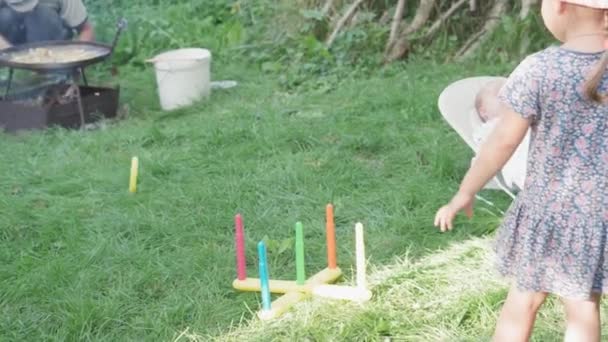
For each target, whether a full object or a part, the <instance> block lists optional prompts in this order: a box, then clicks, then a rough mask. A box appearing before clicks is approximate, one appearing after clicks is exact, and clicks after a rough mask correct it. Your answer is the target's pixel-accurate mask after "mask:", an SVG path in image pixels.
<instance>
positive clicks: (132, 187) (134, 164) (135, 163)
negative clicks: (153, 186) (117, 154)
mask: <svg viewBox="0 0 608 342" xmlns="http://www.w3.org/2000/svg"><path fill="white" fill-rule="evenodd" d="M138 168H139V160H138V159H137V157H133V159H131V179H130V180H129V191H130V192H131V193H135V192H137V170H138Z"/></svg>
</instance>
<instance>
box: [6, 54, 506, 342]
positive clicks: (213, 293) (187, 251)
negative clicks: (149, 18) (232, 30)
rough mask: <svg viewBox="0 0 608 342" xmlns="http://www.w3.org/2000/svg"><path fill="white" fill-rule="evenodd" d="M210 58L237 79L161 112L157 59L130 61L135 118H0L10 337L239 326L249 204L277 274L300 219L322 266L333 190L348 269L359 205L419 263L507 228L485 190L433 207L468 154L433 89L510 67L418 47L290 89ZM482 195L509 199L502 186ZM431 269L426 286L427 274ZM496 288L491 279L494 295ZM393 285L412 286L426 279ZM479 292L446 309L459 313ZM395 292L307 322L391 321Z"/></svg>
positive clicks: (159, 336)
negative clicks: (67, 123) (82, 121)
mask: <svg viewBox="0 0 608 342" xmlns="http://www.w3.org/2000/svg"><path fill="white" fill-rule="evenodd" d="M214 63H215V65H214V68H215V69H214V77H215V79H236V80H238V81H239V82H240V84H239V86H238V87H237V88H235V89H231V90H228V91H218V92H216V93H214V94H213V96H212V98H211V99H210V100H209V101H208V102H205V103H201V104H198V105H195V106H193V107H191V108H188V109H185V110H180V111H176V112H171V113H164V112H161V111H160V110H159V109H158V105H157V102H158V101H157V99H156V94H155V84H154V78H153V73H152V71H151V70H149V71H146V72H142V71H140V70H134V69H133V70H129V69H126V70H123V72H122V76H121V77H122V79H121V86H122V88H123V90H124V94H123V103H125V104H128V105H129V108H130V110H129V115H128V117H127V118H126V119H125V120H121V121H119V122H115V123H110V124H109V125H108V126H107V127H106V128H105V129H100V130H96V131H89V132H79V131H66V130H59V129H53V130H49V131H46V132H33V133H27V134H20V135H17V136H14V135H0V155H2V162H1V163H0V174H1V175H2V178H0V215H1V221H0V340H2V341H10V340H22V341H24V340H108V341H118V340H138V341H141V340H153V341H159V340H172V339H175V338H176V337H177V336H178V335H179V334H180V333H181V332H183V331H185V329H186V328H187V327H190V329H189V330H188V331H189V332H191V333H192V334H195V335H192V336H199V338H200V339H202V340H205V338H203V337H200V336H216V337H218V336H219V337H218V338H226V339H230V338H231V337H230V336H236V335H224V336H223V335H222V333H224V332H226V331H227V330H229V329H231V328H234V327H235V325H236V324H238V323H239V321H241V320H242V319H249V318H251V317H252V313H251V311H253V310H257V308H258V305H259V304H258V303H259V298H258V296H256V295H255V294H241V293H237V292H235V291H233V290H232V288H231V281H232V280H233V279H234V276H235V266H234V264H235V261H234V252H233V250H234V248H233V217H234V215H235V214H236V213H237V212H239V213H242V214H243V216H244V220H245V225H246V238H247V248H248V251H249V254H248V263H249V265H250V272H251V273H254V274H255V273H257V270H256V267H255V265H256V258H255V255H254V254H255V253H254V250H255V244H256V243H257V242H258V241H259V240H260V239H262V238H266V239H267V241H268V245H269V251H268V253H269V258H270V271H271V274H272V276H273V277H275V278H293V277H295V267H294V257H293V254H294V250H293V236H294V234H293V225H294V223H295V222H296V221H298V220H300V221H302V222H303V224H304V228H305V237H306V241H305V244H306V262H307V269H308V272H309V273H313V272H316V271H317V270H320V269H321V268H323V267H324V264H325V249H324V241H325V237H324V231H323V221H324V207H325V205H326V204H327V203H329V202H331V203H334V205H335V206H336V224H337V235H338V243H339V256H338V257H339V262H340V264H341V266H342V267H343V269H345V270H346V271H347V272H346V279H345V281H349V279H350V278H351V274H350V267H351V266H352V265H353V261H354V260H353V250H352V249H353V248H352V246H353V243H352V241H353V239H354V237H353V227H354V224H355V222H357V221H361V222H363V223H364V225H365V227H366V234H367V235H366V244H367V246H368V247H367V251H368V257H369V262H370V264H371V265H373V266H374V267H376V268H381V266H382V265H393V266H394V265H401V264H400V263H399V260H405V259H396V258H397V257H402V256H404V255H406V254H407V255H408V258H407V260H409V261H408V262H411V263H414V262H415V261H416V260H424V259H421V258H429V257H430V256H428V255H432V254H434V252H435V251H439V250H443V249H446V248H448V245H450V244H453V243H457V242H463V241H467V240H469V239H470V238H472V237H483V236H487V235H491V233H492V232H493V231H494V229H495V228H496V226H497V223H498V221H499V217H498V216H499V215H498V214H497V210H496V209H493V208H491V207H487V206H485V205H483V204H481V205H480V209H479V210H478V212H477V216H476V218H475V219H474V220H473V221H471V222H469V223H466V226H464V228H462V229H458V230H457V231H455V232H453V233H450V234H445V235H441V234H439V233H437V232H436V231H435V230H434V229H433V228H432V217H433V215H434V212H435V210H436V209H437V207H438V206H439V205H441V204H443V202H444V201H446V200H447V199H448V198H449V196H450V195H451V193H452V191H453V190H455V189H456V187H457V184H458V181H459V180H460V178H461V176H462V175H463V173H464V171H465V170H466V168H467V166H468V163H469V158H470V156H471V154H470V152H469V150H468V149H467V148H466V147H465V145H464V143H461V141H460V140H459V139H458V137H457V136H456V135H455V133H453V132H452V131H451V130H450V129H448V128H447V126H446V125H445V124H444V122H443V121H442V119H441V118H440V115H439V113H438V111H437V109H436V101H437V96H438V94H439V92H440V91H441V89H442V88H443V87H444V86H446V85H447V84H448V83H449V82H451V81H453V80H456V79H459V78H462V77H466V76H469V75H473V74H478V73H492V72H497V73H498V72H505V71H507V70H508V68H507V67H504V66H499V67H490V68H488V67H486V68H485V69H483V70H472V69H473V68H471V66H454V65H445V66H438V65H434V64H425V63H423V62H418V63H414V64H411V65H408V66H406V67H403V69H400V70H395V69H393V70H392V71H391V72H381V71H379V72H378V73H377V74H376V75H372V76H370V77H367V76H365V77H353V78H352V79H348V80H343V81H342V82H341V84H340V85H339V86H336V88H334V89H331V90H329V91H327V90H326V91H314V90H311V91H301V92H297V93H287V92H284V91H282V90H281V88H280V87H279V86H278V85H277V79H278V75H273V74H262V73H260V72H259V71H257V70H256V69H255V68H250V67H248V66H232V65H231V66H229V65H222V62H221V61H216V62H214ZM134 155H136V156H138V157H139V159H140V171H141V172H140V184H139V192H138V193H137V194H135V195H131V194H129V193H128V191H127V189H128V176H129V166H130V159H131V157H132V156H134ZM484 196H487V197H488V198H490V199H492V200H494V201H497V203H498V205H499V207H501V208H503V209H504V208H506V206H507V205H508V201H507V198H506V196H502V195H499V194H484ZM460 222H461V223H462V222H464V221H460ZM461 227H463V225H462V224H461ZM396 260H397V261H396ZM395 263H396V264H395ZM450 265H452V264H450ZM454 265H456V266H457V261H455V263H454ZM394 270H395V272H396V273H395V277H397V278H394V277H393V278H391V279H393V280H391V281H389V282H388V283H386V284H385V285H384V287H383V288H384V289H385V291H384V292H381V295H380V297H381V298H383V296H384V298H386V297H387V296H389V295H391V292H390V289H391V288H392V287H391V286H392V285H391V284H394V282H395V281H396V280H395V279H400V280H399V281H405V280H407V279H406V278H408V277H409V274H410V273H408V272H409V271H408V270H409V268H408V267H407V266H404V265H401V266H399V267H396V266H395V267H394ZM421 276H422V277H424V275H421ZM416 277H417V273H416V272H414V274H412V279H418V278H416ZM389 278H390V277H389ZM387 279H388V278H387ZM425 279H426V280H425V281H426V283H425V282H424V281H422V280H421V283H420V286H424V284H426V285H430V284H431V283H432V282H433V279H432V278H429V277H426V278H425ZM407 281H408V282H409V283H410V284H411V281H412V280H407ZM413 289H414V287H413V285H412V286H411V287H405V288H404V290H403V291H414V290H413ZM419 290H420V291H425V290H424V289H419ZM497 291H498V290H497ZM501 291H502V290H500V291H498V292H491V293H489V294H487V296H486V294H484V296H485V297H483V298H486V297H487V298H489V300H491V301H492V303H493V304H492V305H494V306H491V308H492V309H494V308H495V307H496V302H497V301H499V300H501V299H502V295H503V292H501ZM398 294H399V296H400V298H399V299H398V300H401V301H409V298H406V297H407V296H406V295H408V296H409V295H416V293H414V292H412V293H410V292H401V293H398ZM394 303H395V302H392V304H390V305H393V304H394ZM467 303H470V302H464V304H462V303H461V302H460V301H458V302H455V304H454V305H455V306H454V307H452V308H449V309H448V308H445V310H447V311H449V312H451V313H452V314H453V316H450V317H455V318H454V319H462V317H461V316H462V315H464V316H466V315H467V313H468V312H469V311H467V310H468V309H467V308H468V307H469V306H467V305H468V304H467ZM474 303H478V302H474ZM406 304H407V303H405V304H404V305H405V306H404V308H405V307H407V306H406ZM465 304H466V305H465ZM311 305H314V303H313V304H311ZM383 305H385V302H383V301H382V300H380V301H379V302H378V303H376V304H374V305H372V306H371V307H370V308H369V310H372V311H371V313H370V312H369V311H366V310H363V311H361V313H360V314H359V313H357V312H358V311H356V310H354V311H353V312H349V313H348V314H347V313H345V312H343V311H341V313H340V312H339V313H338V316H337V317H338V318H340V317H342V316H340V315H349V317H350V318H345V320H344V325H343V326H344V327H346V328H345V329H346V330H344V331H345V332H344V331H343V332H336V331H333V330H332V331H327V329H324V328H323V325H324V324H325V323H323V324H321V323H322V322H319V323H320V326H321V327H320V328H319V330H318V334H313V335H312V336H313V337H314V339H315V340H323V339H324V338H323V336H329V337H331V338H340V337H344V338H346V339H348V338H350V337H356V336H359V335H357V334H358V332H360V330H359V329H364V330H365V329H367V330H365V331H368V330H369V336H370V337H373V336H382V335H383V334H386V332H387V329H388V330H390V329H392V328H391V327H393V322H394V320H395V319H397V316H396V315H397V314H396V312H395V311H394V310H395V308H396V306H391V307H388V306H387V307H385V306H383ZM387 305H388V304H387ZM463 305H464V306H463ZM471 305H477V304H471ZM330 309H331V308H330ZM384 309H390V310H393V311H385V310H384ZM336 310H338V309H337V307H336ZM340 310H341V309H340ZM439 312H441V311H439ZM384 314H386V315H387V316H383V315H384ZM319 315H320V316H315V317H317V318H319V317H324V316H323V313H319ZM353 315H354V316H353ZM398 316H399V320H402V321H401V323H402V325H400V326H399V327H398V330H399V329H401V330H399V331H403V329H406V330H407V329H409V327H410V325H408V324H418V323H415V322H419V323H420V324H423V323H424V322H426V321H424V320H423V318H420V319H419V318H418V317H413V316H410V315H408V312H407V311H404V312H400V313H399V314H398ZM414 316H417V315H414ZM464 316H463V317H464ZM303 317H306V316H305V315H303ZM382 317H385V318H382ZM378 319H381V321H378ZM382 320H383V321H382ZM354 321H356V323H349V322H354ZM312 322H314V320H313V321H312ZM336 322H337V321H336ZM336 322H334V323H335V324H337V323H336ZM334 323H328V324H329V325H327V327H334ZM427 323H428V322H427ZM427 323H424V324H427ZM431 323H432V322H431ZM353 324H354V325H353ZM428 324H430V323H428ZM428 324H427V325H426V328H428V329H432V328H433V326H428ZM437 324H439V323H437ZM378 326H381V327H385V328H382V329H380V328H378ZM309 327H310V326H309V325H305V324H303V325H301V326H299V327H295V326H291V325H290V329H295V330H292V331H294V335H290V336H292V337H304V336H308V335H307V334H309V333H308V332H309V330H307V329H309ZM349 327H351V328H352V329H351V328H349ZM437 327H438V329H439V325H438V326H437ZM355 328H356V329H355ZM484 328H487V329H490V328H491V327H484ZM348 329H351V330H348ZM374 329H376V330H374ZM378 329H379V330H378ZM487 329H486V330H487ZM280 330H281V331H283V330H284V329H280ZM272 331H273V330H272V329H269V330H268V333H270V332H272ZM323 334H327V335H323ZM425 334H427V335H421V336H432V335H428V333H427V332H425ZM183 336H184V335H183ZM192 336H191V338H195V337H192ZM222 336H223V337H222ZM252 336H253V335H252ZM273 336H275V337H276V338H278V339H281V337H280V336H281V335H273ZM315 336H316V337H315ZM366 336H367V335H366ZM186 337H187V336H184V338H186ZM252 338H253V337H252ZM261 338H262V337H261ZM427 340H428V339H427ZM445 340H449V339H445Z"/></svg>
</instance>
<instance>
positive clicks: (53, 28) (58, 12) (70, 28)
mask: <svg viewBox="0 0 608 342" xmlns="http://www.w3.org/2000/svg"><path fill="white" fill-rule="evenodd" d="M74 38H76V39H78V40H82V41H93V40H94V39H95V33H94V29H93V26H92V25H91V23H90V21H89V20H88V14H87V10H86V7H85V5H84V3H83V2H82V0H0V49H5V48H7V47H10V46H13V45H20V44H25V43H34V42H40V41H50V40H71V39H74Z"/></svg>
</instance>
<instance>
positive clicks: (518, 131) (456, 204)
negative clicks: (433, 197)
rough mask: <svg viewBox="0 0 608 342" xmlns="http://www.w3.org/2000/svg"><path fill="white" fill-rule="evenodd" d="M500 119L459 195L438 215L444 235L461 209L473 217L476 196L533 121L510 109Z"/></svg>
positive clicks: (439, 224) (502, 164)
mask: <svg viewBox="0 0 608 342" xmlns="http://www.w3.org/2000/svg"><path fill="white" fill-rule="evenodd" d="M499 120H500V121H499V122H498V124H497V125H496V127H495V128H494V131H493V132H492V134H490V137H489V138H488V140H487V141H486V142H485V143H484V144H483V145H482V146H481V150H480V151H479V155H478V157H477V159H476V160H475V162H473V165H472V166H471V168H470V169H469V171H468V172H467V174H466V176H465V177H464V180H463V181H462V184H461V185H460V190H459V191H458V193H456V195H455V196H454V197H453V198H452V200H451V201H450V203H448V204H447V205H445V206H443V207H442V208H441V209H439V211H438V212H437V214H436V215H435V226H436V227H439V228H440V229H441V231H442V232H445V231H446V230H452V227H453V223H452V222H453V221H454V218H455V217H456V214H458V212H460V211H461V210H464V211H465V213H466V214H467V216H469V217H471V216H473V201H474V199H475V195H476V194H477V193H478V192H479V191H480V190H481V189H482V188H483V186H484V185H485V184H486V183H487V182H488V181H489V180H490V179H491V178H492V177H494V175H496V173H498V171H499V170H500V169H502V167H503V166H504V165H505V164H506V163H507V161H508V160H509V158H511V155H513V153H514V152H515V149H517V146H519V144H520V143H521V141H522V140H523V139H524V137H525V135H526V132H527V131H528V128H529V127H530V119H524V118H523V117H522V116H521V115H519V114H517V113H515V112H514V111H513V110H511V109H503V110H502V115H501V118H500V119H499Z"/></svg>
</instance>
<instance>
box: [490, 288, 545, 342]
mask: <svg viewBox="0 0 608 342" xmlns="http://www.w3.org/2000/svg"><path fill="white" fill-rule="evenodd" d="M546 298H547V294H546V293H542V292H522V291H520V290H518V289H517V287H516V286H512V287H511V289H510V290H509V295H508V296H507V300H506V301H505V304H504V305H503V307H502V310H501V312H500V317H499V318H498V323H497V324H496V331H495V332H494V338H493V341H494V342H503V341H504V342H525V341H528V339H529V338H530V335H531V334H532V328H533V327H534V321H535V320H536V313H537V312H538V309H539V308H540V307H541V305H542V304H543V303H544V301H545V299H546Z"/></svg>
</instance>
